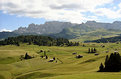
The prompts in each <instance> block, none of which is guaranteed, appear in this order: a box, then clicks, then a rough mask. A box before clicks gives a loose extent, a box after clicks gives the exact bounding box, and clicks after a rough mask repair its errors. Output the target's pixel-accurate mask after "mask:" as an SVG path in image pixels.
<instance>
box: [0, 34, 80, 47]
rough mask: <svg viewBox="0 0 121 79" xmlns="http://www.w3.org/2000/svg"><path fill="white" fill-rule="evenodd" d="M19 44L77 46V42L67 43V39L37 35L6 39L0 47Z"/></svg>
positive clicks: (1, 42)
mask: <svg viewBox="0 0 121 79" xmlns="http://www.w3.org/2000/svg"><path fill="white" fill-rule="evenodd" d="M20 43H28V45H31V44H34V45H39V46H64V45H66V46H78V45H79V42H69V40H68V39H64V38H51V37H48V36H37V35H26V36H24V35H21V36H17V37H8V38H7V39H5V40H2V41H0V45H16V46H19V45H20Z"/></svg>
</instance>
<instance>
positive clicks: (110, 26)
mask: <svg viewBox="0 0 121 79" xmlns="http://www.w3.org/2000/svg"><path fill="white" fill-rule="evenodd" d="M85 24H86V25H88V26H89V27H94V28H104V29H116V30H119V29H120V30H121V21H114V22H113V23H101V22H96V21H87V22H86V23H85Z"/></svg>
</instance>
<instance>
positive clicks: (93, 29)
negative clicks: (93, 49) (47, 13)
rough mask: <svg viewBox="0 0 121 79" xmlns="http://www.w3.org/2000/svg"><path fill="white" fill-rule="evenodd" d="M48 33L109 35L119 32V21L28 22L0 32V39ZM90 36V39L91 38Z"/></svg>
mask: <svg viewBox="0 0 121 79" xmlns="http://www.w3.org/2000/svg"><path fill="white" fill-rule="evenodd" d="M28 34H29V35H48V36H51V37H55V38H56V37H63V38H67V39H77V38H78V39H80V38H81V39H82V38H85V40H87V39H88V40H89V38H90V37H92V38H93V39H94V38H97V37H101V38H102V37H105V36H106V37H109V36H115V35H119V34H121V21H114V22H113V23H101V22H96V21H87V22H86V23H82V24H74V23H70V22H59V21H50V22H45V23H44V24H40V25H38V24H34V23H32V24H29V25H28V27H20V28H18V29H16V30H14V31H12V32H7V33H6V32H0V39H2V38H7V37H9V36H17V35H28ZM92 38H91V39H92Z"/></svg>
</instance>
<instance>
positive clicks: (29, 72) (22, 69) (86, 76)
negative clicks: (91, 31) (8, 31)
mask: <svg viewBox="0 0 121 79" xmlns="http://www.w3.org/2000/svg"><path fill="white" fill-rule="evenodd" d="M85 45H86V47H82V46H77V47H56V46H52V47H48V46H36V45H26V44H21V46H20V47H17V46H13V45H12V46H10V45H9V46H1V47H0V79H15V78H16V79H67V78H69V79H121V75H120V74H121V73H120V72H117V73H99V72H96V71H97V70H98V67H99V65H100V63H101V62H104V59H105V56H106V55H107V54H110V53H112V52H113V51H114V49H115V48H118V51H119V52H121V49H120V47H121V44H114V43H110V44H105V45H106V47H105V48H101V47H100V45H101V44H92V43H91V44H85ZM89 47H95V48H97V50H98V53H100V55H99V56H94V54H87V53H86V52H87V50H88V48H89ZM107 48H109V51H110V53H105V51H106V50H107ZM41 49H43V50H46V51H48V50H49V51H50V52H47V55H48V56H49V59H51V58H52V57H56V58H59V59H61V60H62V61H63V64H62V63H61V62H59V61H58V62H57V63H55V62H48V60H49V59H48V60H46V59H41V58H40V57H39V56H40V54H42V53H40V54H37V52H38V51H39V50H41ZM99 50H100V51H99ZM26 52H28V53H29V54H30V55H34V56H36V58H33V59H30V60H23V61H20V60H19V57H20V55H24V54H25V53H26ZM73 52H77V53H78V54H81V55H83V56H84V57H83V58H81V59H76V58H75V55H72V53H73Z"/></svg>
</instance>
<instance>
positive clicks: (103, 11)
mask: <svg viewBox="0 0 121 79" xmlns="http://www.w3.org/2000/svg"><path fill="white" fill-rule="evenodd" d="M118 11H119V10H117V11H113V10H111V9H108V8H99V9H96V10H95V11H94V13H95V14H96V15H98V16H105V17H107V18H109V19H116V18H121V14H120V13H119V12H118Z"/></svg>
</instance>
